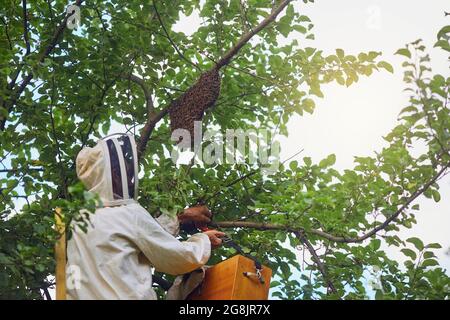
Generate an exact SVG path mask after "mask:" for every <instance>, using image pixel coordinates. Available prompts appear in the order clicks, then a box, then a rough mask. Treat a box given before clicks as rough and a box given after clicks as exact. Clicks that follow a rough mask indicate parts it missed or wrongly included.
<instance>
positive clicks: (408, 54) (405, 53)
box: [395, 48, 411, 59]
mask: <svg viewBox="0 0 450 320" xmlns="http://www.w3.org/2000/svg"><path fill="white" fill-rule="evenodd" d="M395 54H399V55H402V56H405V57H408V58H410V59H411V52H410V51H409V50H408V49H407V48H403V49H399V50H397V52H395Z"/></svg>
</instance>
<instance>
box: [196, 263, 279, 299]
mask: <svg viewBox="0 0 450 320" xmlns="http://www.w3.org/2000/svg"><path fill="white" fill-rule="evenodd" d="M244 273H249V275H248V276H246V275H245V274H244ZM255 273H256V270H255V263H254V261H253V260H251V259H249V258H247V257H244V256H242V255H236V256H234V257H232V258H230V259H227V260H225V261H222V262H220V263H218V264H216V265H215V266H213V267H211V268H209V269H207V270H206V274H205V279H204V281H203V283H202V284H201V285H200V286H199V287H198V288H197V289H196V290H195V291H194V292H193V293H191V295H190V296H189V298H188V299H189V300H267V297H268V295H269V287H270V279H271V277H272V270H271V269H270V268H269V267H266V266H263V268H262V270H261V274H262V279H264V283H261V281H260V280H259V279H258V278H257V277H256V276H255V275H254V274H255Z"/></svg>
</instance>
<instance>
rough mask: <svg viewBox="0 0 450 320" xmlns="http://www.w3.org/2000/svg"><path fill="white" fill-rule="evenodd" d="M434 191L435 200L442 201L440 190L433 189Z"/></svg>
mask: <svg viewBox="0 0 450 320" xmlns="http://www.w3.org/2000/svg"><path fill="white" fill-rule="evenodd" d="M432 192H433V200H434V201H435V202H439V201H441V195H440V193H439V191H437V190H433V191H432Z"/></svg>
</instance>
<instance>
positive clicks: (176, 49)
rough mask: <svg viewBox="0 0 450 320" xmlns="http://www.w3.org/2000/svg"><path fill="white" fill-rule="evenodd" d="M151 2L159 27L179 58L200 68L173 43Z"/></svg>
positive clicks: (198, 68)
mask: <svg viewBox="0 0 450 320" xmlns="http://www.w3.org/2000/svg"><path fill="white" fill-rule="evenodd" d="M152 4H153V8H154V9H155V13H156V17H157V18H158V21H159V24H160V25H161V27H162V29H163V31H164V34H165V35H166V38H167V40H169V42H170V44H171V45H172V47H173V48H174V49H175V51H176V52H177V53H178V55H179V56H180V58H181V59H183V60H184V61H186V62H187V63H189V64H190V65H192V66H194V67H195V68H196V69H197V70H200V67H199V66H198V65H196V64H195V63H194V62H192V61H190V60H189V59H188V58H186V57H185V56H184V55H183V54H182V53H181V51H180V50H179V49H178V47H177V45H176V44H175V42H173V40H172V38H171V37H170V35H169V32H168V31H167V29H166V27H165V26H164V23H163V22H162V19H161V16H160V15H159V12H158V8H157V7H156V4H155V1H152ZM200 71H201V70H200Z"/></svg>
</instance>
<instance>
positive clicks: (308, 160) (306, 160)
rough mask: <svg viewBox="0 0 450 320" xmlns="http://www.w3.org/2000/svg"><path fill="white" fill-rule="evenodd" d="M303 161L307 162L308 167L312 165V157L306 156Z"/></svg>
mask: <svg viewBox="0 0 450 320" xmlns="http://www.w3.org/2000/svg"><path fill="white" fill-rule="evenodd" d="M303 162H305V165H306V166H307V167H310V166H311V164H312V161H311V158H310V157H304V158H303Z"/></svg>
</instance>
